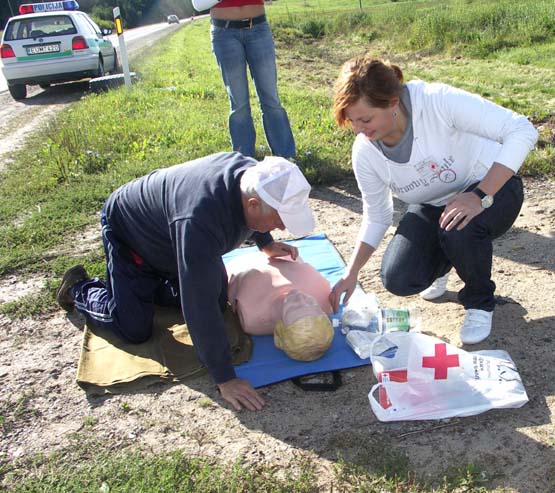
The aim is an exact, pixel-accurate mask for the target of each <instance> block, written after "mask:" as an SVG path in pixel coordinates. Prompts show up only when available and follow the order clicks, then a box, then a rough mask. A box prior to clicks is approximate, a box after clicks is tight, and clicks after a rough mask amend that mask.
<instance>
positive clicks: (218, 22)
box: [210, 14, 266, 29]
mask: <svg viewBox="0 0 555 493" xmlns="http://www.w3.org/2000/svg"><path fill="white" fill-rule="evenodd" d="M265 21H266V14H262V15H257V16H256V17H250V18H248V19H238V20H236V21H231V20H225V19H214V18H212V19H210V22H211V23H212V24H213V25H214V26H217V27H224V28H226V29H250V28H252V26H254V25H256V24H260V23H261V22H265Z"/></svg>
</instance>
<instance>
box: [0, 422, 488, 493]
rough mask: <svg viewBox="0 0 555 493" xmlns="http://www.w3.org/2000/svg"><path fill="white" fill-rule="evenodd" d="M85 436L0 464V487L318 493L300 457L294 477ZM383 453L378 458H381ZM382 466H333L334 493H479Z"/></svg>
mask: <svg viewBox="0 0 555 493" xmlns="http://www.w3.org/2000/svg"><path fill="white" fill-rule="evenodd" d="M90 431H91V430H89V433H88V434H87V433H78V434H75V435H74V436H73V443H72V445H70V446H68V447H66V448H65V449H63V450H60V451H57V452H54V453H51V454H41V455H37V456H34V457H32V458H27V459H24V460H20V461H18V462H16V463H12V464H8V463H6V462H3V463H1V462H0V480H2V484H4V485H6V486H7V487H8V488H9V489H10V491H14V492H17V493H39V492H40V493H43V492H54V491H58V492H69V491H71V492H72V493H90V492H92V491H98V492H111V493H119V492H133V493H174V492H183V493H185V492H191V493H193V492H194V493H214V492H222V493H224V492H225V493H251V492H252V493H317V492H318V491H321V489H320V488H319V485H318V479H319V478H318V471H317V467H316V465H315V463H314V462H312V461H311V460H310V458H307V457H300V458H299V461H298V464H296V467H295V468H294V469H293V470H284V469H276V468H274V467H269V466H261V465H258V466H256V465H255V466H252V465H246V464H244V463H242V462H241V461H237V462H236V463H235V464H230V465H221V464H219V463H218V462H217V461H216V460H214V459H208V458H201V457H190V456H188V455H186V454H185V453H183V452H182V451H174V452H172V453H157V454H153V453H148V452H145V451H129V450H123V449H120V450H115V451H108V450H106V449H105V447H103V444H102V443H101V442H100V440H99V439H97V438H96V439H95V438H92V437H91V436H90ZM381 455H383V454H378V456H381ZM385 455H386V456H387V458H386V460H382V461H381V462H380V464H378V465H374V463H375V460H374V461H373V462H371V463H370V464H368V463H366V464H365V463H363V462H359V463H350V462H346V461H344V460H342V459H340V460H338V462H337V465H336V467H335V470H334V471H332V474H333V476H334V477H333V478H332V484H333V488H334V491H341V492H351V491H352V492H355V491H356V492H361V493H362V492H368V493H371V492H376V493H377V492H383V491H388V492H404V493H424V492H432V491H433V492H434V493H448V492H455V491H461V492H462V491H464V492H467V493H479V492H485V491H486V490H485V489H484V487H483V486H482V484H483V481H484V475H483V474H482V473H481V472H480V471H479V469H477V468H476V467H474V466H467V467H464V466H463V467H461V468H460V469H453V470H450V471H448V472H447V473H446V475H445V476H444V477H443V478H441V479H440V480H439V481H437V483H436V484H431V483H428V482H425V481H423V480H420V479H418V478H416V477H415V476H414V475H413V474H410V473H408V472H407V469H406V463H407V460H406V456H404V455H403V453H402V452H399V451H397V450H395V449H391V448H388V450H387V453H386V454H385Z"/></svg>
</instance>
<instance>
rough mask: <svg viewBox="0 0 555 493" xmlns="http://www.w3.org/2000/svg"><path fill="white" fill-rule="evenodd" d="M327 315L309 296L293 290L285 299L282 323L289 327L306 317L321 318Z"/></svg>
mask: <svg viewBox="0 0 555 493" xmlns="http://www.w3.org/2000/svg"><path fill="white" fill-rule="evenodd" d="M321 315H324V316H326V314H325V313H324V312H323V311H322V308H320V305H319V304H318V302H317V301H316V300H315V299H314V298H313V297H312V296H310V295H309V294H305V293H303V292H302V291H299V290H297V289H293V290H291V291H289V293H288V294H287V296H285V298H284V299H283V312H282V322H283V325H285V326H288V325H292V324H294V323H295V322H296V321H297V320H300V319H301V318H305V317H319V316H321Z"/></svg>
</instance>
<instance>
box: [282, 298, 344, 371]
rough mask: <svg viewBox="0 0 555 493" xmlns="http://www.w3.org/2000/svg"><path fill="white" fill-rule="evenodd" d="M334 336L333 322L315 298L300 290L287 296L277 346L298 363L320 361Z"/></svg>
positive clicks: (284, 301)
mask: <svg viewBox="0 0 555 493" xmlns="http://www.w3.org/2000/svg"><path fill="white" fill-rule="evenodd" d="M333 335H334V331H333V327H332V324H331V321H330V319H329V318H328V316H327V315H326V314H325V313H324V312H323V311H322V308H320V305H319V304H318V302H317V301H316V300H315V299H314V298H313V297H312V296H310V295H308V294H305V293H303V292H302V291H299V290H297V289H293V290H291V291H290V292H289V293H288V294H287V295H286V296H285V298H284V300H283V310H282V317H281V320H279V321H278V322H277V324H276V328H275V330H274V342H275V345H276V346H277V347H278V348H279V349H282V350H283V351H285V353H286V354H287V355H288V356H289V357H290V358H292V359H295V360H298V361H313V360H315V359H318V358H320V357H321V356H323V355H324V353H325V352H326V351H327V350H328V348H329V347H330V345H331V343H332V340H333Z"/></svg>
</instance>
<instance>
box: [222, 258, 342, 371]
mask: <svg viewBox="0 0 555 493" xmlns="http://www.w3.org/2000/svg"><path fill="white" fill-rule="evenodd" d="M226 269H227V273H228V280H229V288H228V297H229V301H230V303H231V305H232V307H233V309H234V310H235V311H236V312H237V314H238V316H239V319H240V321H241V325H242V327H243V330H244V331H245V332H246V333H248V334H253V335H271V334H274V341H275V344H276V346H277V347H278V348H280V349H282V350H283V351H285V352H286V353H287V355H288V356H290V357H291V358H293V359H297V360H301V361H311V360H314V359H317V358H319V357H320V356H322V355H323V354H324V353H325V351H326V350H327V349H328V348H329V346H330V345H331V342H332V340H333V334H334V331H333V328H332V325H331V322H330V320H329V317H328V315H329V314H330V313H331V306H330V304H329V301H328V295H329V291H330V285H329V282H328V281H327V280H326V279H325V278H324V277H323V276H322V275H321V274H320V273H319V272H318V271H317V270H316V269H314V267H312V266H311V265H310V264H308V263H305V262H303V261H302V260H301V259H300V258H297V260H295V261H293V260H291V259H290V258H278V259H276V258H274V259H271V258H268V257H266V256H265V255H262V254H259V253H255V254H252V255H243V256H241V257H239V258H237V259H235V260H233V261H231V262H229V263H228V264H227V265H226Z"/></svg>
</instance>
